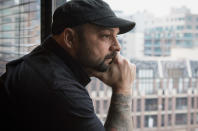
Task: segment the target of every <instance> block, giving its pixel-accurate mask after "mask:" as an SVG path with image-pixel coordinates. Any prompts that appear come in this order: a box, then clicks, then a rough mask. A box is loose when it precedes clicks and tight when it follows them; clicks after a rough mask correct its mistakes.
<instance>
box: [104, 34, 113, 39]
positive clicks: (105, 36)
mask: <svg viewBox="0 0 198 131" xmlns="http://www.w3.org/2000/svg"><path fill="white" fill-rule="evenodd" d="M102 37H104V38H110V37H111V35H107V34H105V35H102Z"/></svg>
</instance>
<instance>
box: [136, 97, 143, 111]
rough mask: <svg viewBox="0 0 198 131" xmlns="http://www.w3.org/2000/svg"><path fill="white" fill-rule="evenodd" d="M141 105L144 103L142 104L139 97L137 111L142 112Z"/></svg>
mask: <svg viewBox="0 0 198 131" xmlns="http://www.w3.org/2000/svg"><path fill="white" fill-rule="evenodd" d="M141 105H142V104H141V99H137V106H136V107H137V108H136V111H137V112H141Z"/></svg>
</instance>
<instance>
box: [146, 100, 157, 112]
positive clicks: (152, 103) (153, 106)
mask: <svg viewBox="0 0 198 131" xmlns="http://www.w3.org/2000/svg"><path fill="white" fill-rule="evenodd" d="M157 110H158V99H145V111H157Z"/></svg>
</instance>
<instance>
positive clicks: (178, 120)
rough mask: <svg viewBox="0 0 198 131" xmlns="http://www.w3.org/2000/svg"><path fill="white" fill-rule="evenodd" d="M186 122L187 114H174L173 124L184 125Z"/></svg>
mask: <svg viewBox="0 0 198 131" xmlns="http://www.w3.org/2000/svg"><path fill="white" fill-rule="evenodd" d="M186 124H187V114H176V117H175V125H186Z"/></svg>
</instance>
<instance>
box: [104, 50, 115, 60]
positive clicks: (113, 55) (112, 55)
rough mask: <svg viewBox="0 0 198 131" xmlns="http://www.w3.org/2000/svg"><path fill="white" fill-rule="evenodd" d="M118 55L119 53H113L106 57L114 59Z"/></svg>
mask: <svg viewBox="0 0 198 131" xmlns="http://www.w3.org/2000/svg"><path fill="white" fill-rule="evenodd" d="M116 55H117V52H113V53H111V54H109V55H106V56H105V59H113V58H114V57H115V56H116Z"/></svg>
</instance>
